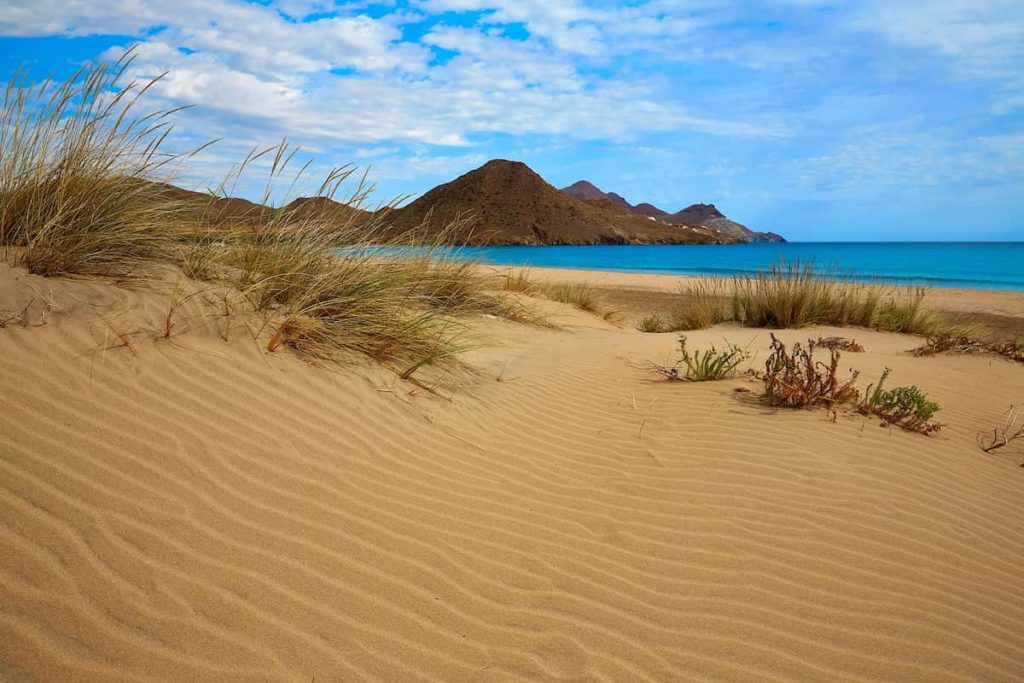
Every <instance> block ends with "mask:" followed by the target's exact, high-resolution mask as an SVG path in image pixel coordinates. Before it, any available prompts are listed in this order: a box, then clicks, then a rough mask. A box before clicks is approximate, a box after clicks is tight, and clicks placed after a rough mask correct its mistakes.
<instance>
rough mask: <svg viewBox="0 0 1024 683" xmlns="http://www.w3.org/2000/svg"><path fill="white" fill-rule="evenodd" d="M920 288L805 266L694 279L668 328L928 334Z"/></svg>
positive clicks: (934, 320)
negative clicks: (884, 285) (824, 328)
mask: <svg viewBox="0 0 1024 683" xmlns="http://www.w3.org/2000/svg"><path fill="white" fill-rule="evenodd" d="M925 296H926V292H925V290H923V289H920V288H914V289H906V290H900V289H894V290H891V291H890V292H889V293H888V294H887V295H886V296H884V297H883V290H882V289H881V288H880V287H877V286H868V285H864V284H861V283H858V282H856V281H854V280H853V279H852V278H850V277H840V276H839V275H838V274H837V273H835V272H825V273H822V272H821V271H819V270H818V269H817V268H815V266H814V263H811V262H800V261H795V262H788V263H787V262H785V261H780V262H778V263H776V264H774V265H772V266H771V267H769V268H768V269H766V270H763V271H759V272H758V273H756V274H754V275H737V276H735V277H733V278H731V279H728V280H722V279H714V278H700V279H698V280H696V281H694V282H692V283H690V284H687V285H684V286H683V287H682V288H681V289H680V293H679V299H678V301H677V303H676V306H675V310H674V311H673V314H672V317H671V320H670V326H671V328H672V329H676V330H691V329H703V328H707V327H710V326H712V325H716V324H719V323H723V322H737V323H740V324H743V325H747V326H750V327H767V328H799V327H805V326H807V325H837V326H857V327H867V328H872V329H879V330H887V331H891V332H905V333H910V334H930V333H932V332H934V331H935V330H936V329H937V327H938V325H939V319H938V317H937V315H936V314H935V313H934V312H932V311H930V310H929V309H928V308H927V307H926V306H925V305H924V300H925Z"/></svg>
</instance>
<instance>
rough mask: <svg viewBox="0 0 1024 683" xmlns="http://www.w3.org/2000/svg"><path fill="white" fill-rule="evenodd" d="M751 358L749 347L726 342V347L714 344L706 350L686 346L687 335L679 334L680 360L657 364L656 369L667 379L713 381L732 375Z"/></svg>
mask: <svg viewBox="0 0 1024 683" xmlns="http://www.w3.org/2000/svg"><path fill="white" fill-rule="evenodd" d="M749 358H750V352H749V351H748V350H747V349H744V348H740V347H739V346H736V345H735V344H731V343H729V342H726V346H725V348H724V349H721V350H719V349H717V348H715V347H714V346H712V347H711V348H709V349H707V350H706V351H692V352H691V351H690V350H689V349H687V348H686V335H679V360H678V361H676V364H675V365H672V366H668V367H664V366H660V365H656V366H654V367H655V371H656V372H658V374H660V375H662V376H663V377H665V378H666V379H670V380H685V381H687V382H712V381H716V380H720V379H726V378H728V377H732V376H733V375H734V374H735V372H736V368H737V367H739V365H740V363H742V362H743V361H745V360H747V359H749Z"/></svg>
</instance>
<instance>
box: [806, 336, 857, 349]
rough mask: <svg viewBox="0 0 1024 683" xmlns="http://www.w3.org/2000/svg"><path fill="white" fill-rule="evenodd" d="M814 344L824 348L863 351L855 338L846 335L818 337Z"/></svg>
mask: <svg viewBox="0 0 1024 683" xmlns="http://www.w3.org/2000/svg"><path fill="white" fill-rule="evenodd" d="M815 344H816V345H818V346H820V347H822V348H826V349H837V350H839V351H849V352H850V353H864V347H863V346H861V345H860V344H858V343H857V340H856V339H847V338H846V337H818V340H817V341H816V342H815Z"/></svg>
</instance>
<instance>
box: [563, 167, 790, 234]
mask: <svg viewBox="0 0 1024 683" xmlns="http://www.w3.org/2000/svg"><path fill="white" fill-rule="evenodd" d="M562 192H564V193H566V194H567V195H569V196H571V197H575V198H576V199H581V200H583V201H588V202H594V201H600V200H603V201H609V202H611V203H612V204H615V205H616V206H619V207H621V208H624V209H626V210H628V211H632V212H633V213H637V214H640V215H641V216H650V217H653V218H657V219H658V220H661V221H664V222H666V223H669V224H671V225H690V226H693V227H703V228H707V229H708V230H711V231H716V232H718V233H720V234H726V235H731V236H733V237H736V238H737V239H739V240H740V241H741V242H785V240H784V239H783V238H782V236H780V235H777V234H775V233H773V232H755V231H753V230H750V229H749V228H747V227H746V226H745V225H740V224H739V223H737V222H735V221H732V220H729V219H728V218H726V217H725V215H724V214H722V213H721V212H720V211H719V210H718V209H717V208H715V205H714V204H693V205H692V206H688V207H686V208H685V209H682V210H681V211H677V212H676V213H673V214H670V213H668V212H667V211H662V210H661V209H659V208H658V207H656V206H654V205H653V204H647V203H644V204H637V205H636V206H633V205H632V204H630V203H629V202H627V201H626V200H625V199H623V198H622V197H621V196H620V195H617V194H615V193H614V192H603V191H602V190H600V189H599V188H598V187H597V186H596V185H594V184H593V183H590V182H588V181H586V180H578V181H576V182H575V183H573V184H572V185H570V186H569V187H564V188H562Z"/></svg>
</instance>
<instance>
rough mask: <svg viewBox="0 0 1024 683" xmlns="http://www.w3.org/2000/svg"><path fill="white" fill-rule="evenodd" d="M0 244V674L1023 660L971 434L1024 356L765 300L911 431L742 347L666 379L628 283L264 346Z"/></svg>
mask: <svg viewBox="0 0 1024 683" xmlns="http://www.w3.org/2000/svg"><path fill="white" fill-rule="evenodd" d="M481 268H482V269H488V268H489V267H487V266H481ZM0 269H2V270H0V304H2V305H0V309H4V310H18V309H21V308H22V307H23V306H24V303H25V302H28V301H30V300H31V299H34V298H36V297H37V296H39V295H40V294H43V293H45V298H41V300H40V301H37V303H33V304H32V305H30V306H28V308H27V313H26V316H27V317H26V322H25V323H24V324H12V323H8V324H7V326H6V327H5V329H3V330H0V374H2V376H3V378H4V406H5V409H4V410H3V411H2V412H0V434H2V435H3V436H2V441H0V443H2V446H3V449H2V450H3V452H4V458H3V459H2V466H3V468H4V476H3V481H4V496H3V501H4V519H5V524H4V535H3V539H2V546H3V553H2V554H3V557H4V558H5V559H4V562H3V571H4V575H5V578H4V581H3V584H2V588H0V600H2V603H3V604H4V605H5V608H4V615H3V618H2V619H0V642H2V643H3V646H4V647H3V652H4V653H5V654H4V658H3V662H4V663H3V666H4V668H3V672H4V676H5V677H6V678H8V679H10V680H136V679H145V678H159V679H160V680H195V679H197V678H199V679H203V678H206V679H217V680H311V679H313V678H314V677H315V679H316V680H342V679H349V680H350V679H386V680H419V679H443V680H465V681H481V680H496V681H497V680H509V679H531V680H539V679H544V680H554V679H559V680H569V679H573V680H582V679H612V680H626V679H629V680H641V679H645V680H678V679H680V678H683V679H690V678H708V679H718V680H721V679H730V680H764V679H765V676H766V675H767V676H769V677H770V678H772V679H773V680H808V679H815V678H822V677H826V678H829V679H832V680H883V679H887V680H892V679H900V680H935V679H945V680H978V679H985V680H1006V681H1010V680H1015V679H1019V678H1020V677H1021V676H1024V668H1022V662H1021V659H1020V657H1019V656H1018V653H1019V652H1020V651H1021V650H1022V649H1024V641H1022V640H1021V638H1022V636H1021V634H1022V633H1024V628H1022V626H1024V600H1022V598H1021V595H1020V591H1019V590H1018V587H1017V583H1018V582H1017V569H1018V565H1019V561H1020V558H1021V557H1022V556H1024V545H1022V544H1024V528H1022V527H1021V524H1022V522H1021V520H1020V516H1019V515H1018V514H1017V511H1018V510H1019V508H1020V505H1021V503H1022V496H1024V488H1022V486H1021V476H1022V474H1024V469H1022V468H1021V464H1022V463H1024V452H1021V450H1020V449H1019V448H1017V449H1006V450H1003V451H1001V452H999V453H993V454H985V453H983V452H982V451H981V450H980V449H979V447H978V444H977V438H978V433H979V432H981V431H984V430H987V429H989V428H990V427H992V426H994V425H996V424H997V423H998V422H999V421H1000V420H1001V419H1002V416H1003V415H1004V413H1005V410H1006V406H1007V405H1009V404H1010V403H1012V402H1014V401H1017V400H1019V397H1020V396H1021V395H1022V394H1024V365H1022V364H1021V363H1014V362H1011V361H1009V360H1005V359H1002V358H999V357H997V356H992V355H987V354H982V355H957V354H953V355H946V354H943V355H938V356H931V357H915V356H913V355H911V354H910V353H908V351H909V350H910V349H912V348H914V347H916V346H918V345H919V344H920V343H921V341H922V340H921V338H920V337H915V336H910V335H900V334H891V333H884V332H875V331H871V330H863V329H849V328H828V327H818V326H816V327H810V328H805V329H800V330H778V331H775V332H774V333H775V334H776V335H777V336H778V337H780V338H781V339H783V340H785V341H786V343H789V344H791V343H793V342H797V341H803V342H806V340H807V339H813V338H817V337H819V336H832V335H842V336H846V337H852V338H855V339H856V340H857V342H858V343H860V344H862V345H863V347H864V349H865V351H864V352H862V353H846V354H843V356H842V365H843V368H844V369H845V368H846V367H852V368H856V369H857V370H858V371H860V373H861V380H860V381H859V382H858V386H861V387H862V388H863V385H864V384H866V383H868V382H871V381H873V380H875V379H876V378H877V377H878V375H879V373H881V371H882V369H883V368H885V367H889V368H892V374H893V377H894V378H896V379H897V380H898V381H899V382H900V383H908V384H917V385H919V386H921V387H923V388H925V389H926V390H927V392H928V395H929V396H930V397H932V398H933V399H935V400H936V401H937V402H938V403H939V404H940V405H941V411H940V412H939V413H938V416H937V417H938V419H939V420H940V421H941V422H942V423H943V427H942V429H941V431H939V432H938V433H935V434H931V435H928V436H924V435H921V434H916V433H911V432H907V431H904V430H902V429H899V428H897V427H893V426H884V425H883V426H880V424H882V423H880V422H879V421H878V420H877V419H875V418H871V417H868V416H862V415H858V414H857V413H855V412H852V411H840V412H839V413H838V414H836V415H833V414H831V413H829V412H827V411H822V410H791V409H784V408H771V407H768V406H766V405H765V404H763V403H762V402H761V401H759V400H758V399H757V398H756V397H757V396H758V394H759V393H760V391H761V390H760V384H761V383H760V382H759V381H758V380H756V379H755V378H753V377H749V376H747V375H745V374H738V375H737V376H735V377H734V378H733V379H727V380H724V381H719V382H701V383H678V382H666V381H664V380H663V379H661V378H660V377H658V376H657V375H656V374H655V373H654V372H652V369H651V363H668V362H670V361H671V360H672V357H673V354H674V352H675V348H676V339H675V335H673V334H644V333H641V332H639V331H637V330H636V329H633V327H632V324H631V323H632V318H633V317H634V314H633V313H632V312H630V311H625V310H624V311H622V312H621V315H622V317H621V319H620V322H619V323H618V324H614V323H610V322H608V321H606V320H605V319H603V318H602V317H600V316H598V315H595V314H593V313H587V312H583V311H580V310H578V309H576V308H574V307H572V306H570V305H567V304H560V303H557V302H553V301H549V300H547V299H546V298H544V297H537V298H533V297H525V299H526V300H528V302H529V303H530V304H531V305H532V306H535V307H536V308H537V309H539V310H543V311H544V312H545V313H547V314H548V315H550V316H551V319H552V321H554V322H555V323H557V325H558V329H549V328H545V327H536V326H523V325H520V324H516V323H511V322H504V321H499V320H492V319H490V318H488V317H480V319H479V321H478V323H475V327H476V332H477V334H479V335H480V340H481V341H482V342H484V343H482V344H481V345H480V346H479V347H478V348H477V349H476V350H473V351H471V352H469V353H468V354H467V356H466V357H465V364H464V365H463V366H462V367H461V368H459V369H452V370H449V371H444V372H436V373H432V372H429V371H428V372H427V373H425V374H424V375H423V376H422V377H421V379H420V383H418V384H410V383H408V382H404V381H401V380H397V379H396V377H395V375H394V374H392V373H390V372H388V371H386V370H383V369H381V368H379V367H377V366H375V365H374V364H372V363H365V362H363V363H360V362H355V363H352V362H350V363H348V364H347V365H346V366H345V367H341V368H335V369H332V370H329V371H325V370H324V369H322V368H318V367H316V366H314V365H310V364H308V363H306V362H304V361H303V360H301V359H300V358H298V357H296V356H295V355H294V354H292V353H290V352H288V351H287V350H282V351H277V352H274V353H271V354H268V353H266V351H265V350H264V347H263V346H262V345H261V344H259V343H256V344H254V342H253V339H252V335H251V333H247V332H246V330H247V329H248V328H247V327H246V324H245V323H244V322H243V321H242V319H239V320H238V321H235V322H234V324H235V325H236V327H235V329H234V331H233V332H232V334H231V335H230V336H229V337H228V341H225V340H224V337H223V335H222V332H221V330H220V328H218V327H217V325H218V324H220V323H221V321H222V319H223V316H220V317H218V308H217V306H216V304H215V303H210V302H207V301H206V300H204V299H203V298H202V297H195V298H193V299H190V300H189V301H188V302H187V303H186V304H184V305H183V306H182V308H181V309H180V316H181V320H182V321H183V322H182V327H181V329H180V334H179V333H176V334H175V336H174V337H173V339H170V340H166V341H165V340H163V339H160V335H159V334H143V335H138V336H133V337H131V338H130V342H129V343H128V345H122V344H121V343H120V342H119V341H118V338H117V336H116V333H115V330H127V329H133V330H145V329H154V330H159V329H161V326H162V325H163V322H162V318H163V316H164V315H165V314H166V306H167V301H168V294H167V293H165V292H164V291H162V290H160V288H157V289H156V290H155V291H154V290H147V289H146V288H144V289H141V290H124V289H122V288H119V287H117V286H115V285H111V284H105V283H97V282H87V281H75V280H62V279H53V278H49V279H47V278H40V277H38V276H32V275H27V274H25V273H24V271H21V270H18V269H11V268H9V267H7V266H0ZM531 275H532V276H533V277H535V278H537V279H538V281H541V280H543V279H544V278H548V279H550V280H551V281H564V280H566V279H570V278H571V279H573V280H580V279H584V280H587V279H589V280H590V281H592V282H593V283H595V284H599V285H600V286H601V287H602V288H605V289H608V290H610V291H622V292H625V294H624V295H623V297H624V300H627V299H628V297H629V296H633V295H634V294H635V292H636V291H640V290H644V289H648V290H651V291H654V290H658V291H663V292H666V293H669V292H672V291H673V289H674V287H676V286H677V285H678V282H677V278H671V277H667V276H652V275H642V274H613V273H593V274H589V273H584V272H581V271H542V270H541V269H536V271H535V272H533V273H531ZM631 293H632V294H631ZM947 296H948V297H949V298H948V299H946V300H944V301H948V302H949V303H950V305H954V303H958V304H962V305H963V306H965V307H968V308H970V307H988V306H989V305H991V304H992V303H993V302H996V301H998V302H999V304H998V305H1000V306H1003V308H1004V311H1005V313H1006V314H1007V315H1009V314H1019V313H1020V312H1021V310H1022V307H1024V294H1018V293H1007V292H998V293H994V292H970V291H961V292H955V293H952V292H951V293H948V294H947ZM42 301H45V304H43V303H42ZM184 321H187V322H184ZM36 323H40V324H39V325H38V326H37V324H36ZM687 335H688V340H689V343H690V345H691V346H692V347H694V348H708V347H709V346H711V345H719V346H721V344H722V343H723V340H724V339H729V340H732V341H734V342H735V343H737V344H740V345H743V346H744V347H748V348H749V349H750V350H751V351H752V352H753V354H754V355H753V356H752V358H751V359H750V360H749V362H747V363H745V367H746V366H747V365H749V367H751V368H754V369H757V368H758V367H763V364H764V360H765V358H766V354H767V352H768V343H769V335H768V331H766V330H760V329H751V328H746V327H739V326H725V327H716V328H712V329H709V330H703V331H692V332H688V333H687ZM423 387H429V388H430V390H429V391H427V390H424V388H423Z"/></svg>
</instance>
